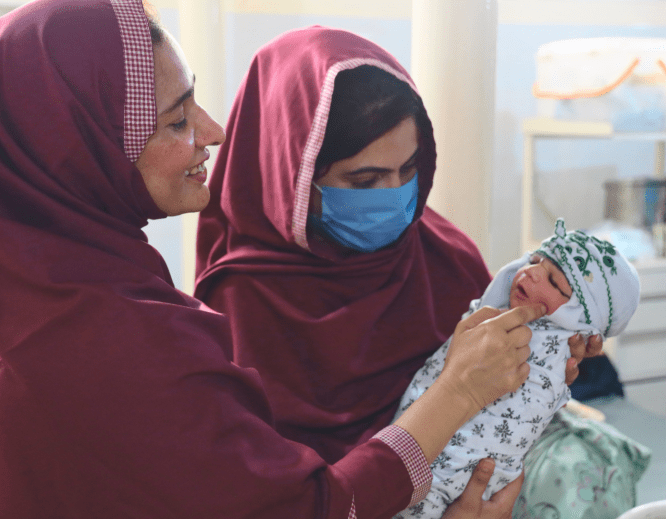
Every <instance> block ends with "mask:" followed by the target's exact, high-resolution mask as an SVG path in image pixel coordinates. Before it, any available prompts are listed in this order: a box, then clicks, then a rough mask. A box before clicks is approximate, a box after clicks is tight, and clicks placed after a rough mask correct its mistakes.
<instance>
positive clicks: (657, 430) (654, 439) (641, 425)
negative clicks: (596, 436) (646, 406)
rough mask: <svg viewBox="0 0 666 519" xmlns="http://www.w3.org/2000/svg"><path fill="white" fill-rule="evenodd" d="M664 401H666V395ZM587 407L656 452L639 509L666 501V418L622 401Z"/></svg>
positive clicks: (601, 401) (641, 489)
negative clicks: (642, 506)
mask: <svg viewBox="0 0 666 519" xmlns="http://www.w3.org/2000/svg"><path fill="white" fill-rule="evenodd" d="M661 398H666V395H664V396H662V397H661ZM585 404H587V405H590V406H592V407H594V408H596V409H599V410H600V411H601V412H603V413H604V414H605V415H606V422H607V423H609V424H611V425H613V426H614V427H615V428H617V429H618V430H619V431H621V432H622V433H624V434H626V435H627V436H629V437H631V438H633V439H634V440H636V441H638V442H640V443H642V444H643V445H645V446H647V447H649V448H650V449H652V459H651V461H650V465H649V466H648V468H647V470H646V472H645V474H643V477H642V478H641V479H640V480H639V482H638V485H637V489H636V490H637V503H636V504H637V505H641V504H645V503H650V502H652V501H661V500H664V499H666V418H664V417H661V416H658V415H656V414H653V413H650V412H649V411H645V410H643V409H642V408H640V407H638V406H636V405H634V404H631V403H629V402H627V401H626V400H624V399H622V398H618V397H613V398H610V399H595V400H588V401H586V402H585Z"/></svg>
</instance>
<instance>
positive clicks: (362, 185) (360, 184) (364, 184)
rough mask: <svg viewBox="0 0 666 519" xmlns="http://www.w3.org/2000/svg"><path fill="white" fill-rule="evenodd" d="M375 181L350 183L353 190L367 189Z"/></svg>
mask: <svg viewBox="0 0 666 519" xmlns="http://www.w3.org/2000/svg"><path fill="white" fill-rule="evenodd" d="M374 183H375V180H374V179H372V180H364V181H363V182H352V187H353V188H354V189H368V188H371V187H372V186H373V184H374Z"/></svg>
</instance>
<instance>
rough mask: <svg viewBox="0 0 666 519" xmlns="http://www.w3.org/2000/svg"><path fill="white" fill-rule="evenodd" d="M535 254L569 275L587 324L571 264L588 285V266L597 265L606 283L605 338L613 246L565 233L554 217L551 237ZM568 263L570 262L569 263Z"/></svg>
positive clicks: (610, 320) (587, 315) (610, 319)
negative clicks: (545, 258) (553, 231)
mask: <svg viewBox="0 0 666 519" xmlns="http://www.w3.org/2000/svg"><path fill="white" fill-rule="evenodd" d="M537 252H539V253H540V254H542V255H544V256H545V257H547V258H548V259H550V260H551V261H553V262H554V263H557V265H559V267H560V268H561V269H562V271H563V272H565V273H566V272H569V276H570V277H571V278H572V279H571V280H570V283H571V285H572V289H573V290H574V292H575V293H576V295H577V296H578V299H579V300H580V303H581V305H582V306H583V311H584V313H585V320H586V322H587V323H588V324H592V320H591V317H590V312H589V309H588V306H587V303H586V301H585V299H584V296H583V290H582V287H581V286H580V285H579V284H578V283H579V278H578V276H577V275H576V271H575V270H574V266H573V265H572V263H575V266H576V269H577V270H578V271H579V272H580V275H581V277H582V278H583V279H584V280H585V281H586V282H588V283H592V282H593V281H594V275H593V273H592V272H591V269H590V267H591V266H592V265H596V266H597V268H598V269H599V272H600V274H601V276H602V278H603V280H604V283H605V284H606V296H607V298H608V324H607V326H606V329H605V331H604V335H608V332H609V330H610V328H611V325H612V323H613V300H612V297H611V287H610V283H609V280H608V275H611V276H615V275H617V265H616V262H615V259H614V258H613V256H615V255H616V253H617V252H616V249H615V247H614V246H613V245H612V244H611V243H609V242H607V241H605V240H600V239H598V238H596V237H595V236H589V235H587V234H585V233H584V232H583V231H580V230H576V231H572V232H570V233H567V232H566V228H565V225H564V220H562V219H561V218H558V220H557V223H556V224H555V233H554V235H553V236H552V237H551V238H549V239H547V240H546V241H544V242H543V243H542V245H541V247H540V248H539V249H537ZM571 260H573V262H572V261H571ZM608 273H609V274H608Z"/></svg>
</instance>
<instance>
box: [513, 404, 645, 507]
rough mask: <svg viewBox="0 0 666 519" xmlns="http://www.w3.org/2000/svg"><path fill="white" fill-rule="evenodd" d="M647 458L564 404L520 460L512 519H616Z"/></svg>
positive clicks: (631, 502)
mask: <svg viewBox="0 0 666 519" xmlns="http://www.w3.org/2000/svg"><path fill="white" fill-rule="evenodd" d="M650 456H651V451H650V449H648V448H647V447H645V446H643V445H641V444H639V443H637V442H635V441H634V440H632V439H631V438H629V437H627V436H625V435H624V434H622V433H621V432H619V431H618V430H617V429H615V428H614V427H612V426H610V425H608V424H605V423H600V422H595V421H593V420H587V419H581V418H577V417H576V416H574V415H573V414H572V413H571V412H569V411H567V410H566V408H564V409H562V410H560V411H558V412H557V413H556V414H555V416H554V418H553V420H552V422H551V423H550V425H548V427H547V428H546V430H545V431H544V433H543V436H542V437H541V439H539V440H538V442H537V443H536V444H535V445H534V447H533V448H532V449H531V450H530V452H529V454H528V455H527V457H526V458H525V482H524V483H523V488H522V490H521V492H520V495H519V496H518V499H517V500H516V504H515V506H514V509H513V519H537V518H538V519H616V518H617V517H618V516H619V515H621V514H622V513H623V512H625V511H627V510H629V509H630V508H632V507H634V506H635V505H636V483H637V482H638V480H639V478H640V477H641V476H642V475H643V473H644V472H645V470H646V469H647V466H648V464H649V462H650Z"/></svg>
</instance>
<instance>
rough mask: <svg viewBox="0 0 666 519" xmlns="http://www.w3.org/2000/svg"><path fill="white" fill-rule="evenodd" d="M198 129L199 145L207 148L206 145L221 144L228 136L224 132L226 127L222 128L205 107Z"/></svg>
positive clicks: (202, 110)
mask: <svg viewBox="0 0 666 519" xmlns="http://www.w3.org/2000/svg"><path fill="white" fill-rule="evenodd" d="M196 131H197V145H198V146H199V147H201V148H205V147H206V146H219V145H220V144H222V143H223V142H224V141H225V139H226V138H227V136H226V135H225V133H224V128H222V126H220V125H219V124H218V123H217V121H216V120H215V119H213V118H212V117H211V116H210V115H208V112H206V110H204V109H203V108H201V114H200V118H199V126H198V128H197V130H196Z"/></svg>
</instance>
